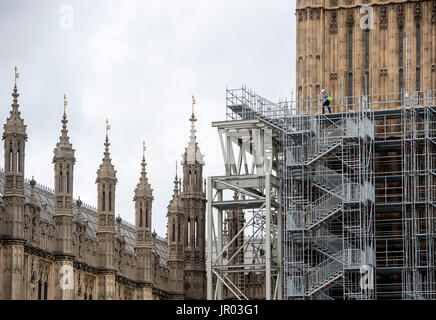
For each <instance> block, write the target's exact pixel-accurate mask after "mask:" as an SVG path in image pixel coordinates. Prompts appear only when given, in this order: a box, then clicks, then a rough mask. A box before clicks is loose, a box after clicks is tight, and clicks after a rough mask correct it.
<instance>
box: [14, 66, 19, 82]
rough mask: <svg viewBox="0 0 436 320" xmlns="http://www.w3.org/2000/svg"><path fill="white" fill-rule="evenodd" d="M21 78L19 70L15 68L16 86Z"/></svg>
mask: <svg viewBox="0 0 436 320" xmlns="http://www.w3.org/2000/svg"><path fill="white" fill-rule="evenodd" d="M19 77H20V74H19V73H18V68H17V66H15V84H17V79H18V78H19Z"/></svg>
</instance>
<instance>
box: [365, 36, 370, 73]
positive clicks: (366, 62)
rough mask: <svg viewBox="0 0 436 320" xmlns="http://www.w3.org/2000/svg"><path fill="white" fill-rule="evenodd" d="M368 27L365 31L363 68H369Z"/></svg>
mask: <svg viewBox="0 0 436 320" xmlns="http://www.w3.org/2000/svg"><path fill="white" fill-rule="evenodd" d="M369 35H370V33H369V29H366V31H365V69H369V54H370V53H369Z"/></svg>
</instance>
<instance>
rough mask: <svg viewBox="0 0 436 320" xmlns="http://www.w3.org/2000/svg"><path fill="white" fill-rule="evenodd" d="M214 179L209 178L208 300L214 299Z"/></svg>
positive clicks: (207, 223)
mask: <svg viewBox="0 0 436 320" xmlns="http://www.w3.org/2000/svg"><path fill="white" fill-rule="evenodd" d="M212 201H213V198H212V178H211V177H208V178H207V220H206V225H207V253H208V254H207V265H206V272H207V300H212V299H213V282H212V259H213V257H212V223H213V221H212V219H213V214H212V210H213V209H212Z"/></svg>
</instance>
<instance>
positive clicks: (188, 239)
mask: <svg viewBox="0 0 436 320" xmlns="http://www.w3.org/2000/svg"><path fill="white" fill-rule="evenodd" d="M186 231H187V232H186V233H187V235H188V236H187V239H186V245H188V246H189V243H190V242H191V217H188V226H187V229H186Z"/></svg>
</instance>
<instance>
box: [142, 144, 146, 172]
mask: <svg viewBox="0 0 436 320" xmlns="http://www.w3.org/2000/svg"><path fill="white" fill-rule="evenodd" d="M146 150H147V147H146V146H145V140H144V141H142V163H141V167H142V171H141V175H142V176H144V177H145V175H146V171H145V166H146V165H147V162H145V151H146Z"/></svg>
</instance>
